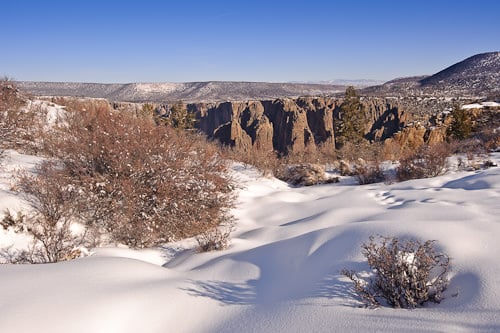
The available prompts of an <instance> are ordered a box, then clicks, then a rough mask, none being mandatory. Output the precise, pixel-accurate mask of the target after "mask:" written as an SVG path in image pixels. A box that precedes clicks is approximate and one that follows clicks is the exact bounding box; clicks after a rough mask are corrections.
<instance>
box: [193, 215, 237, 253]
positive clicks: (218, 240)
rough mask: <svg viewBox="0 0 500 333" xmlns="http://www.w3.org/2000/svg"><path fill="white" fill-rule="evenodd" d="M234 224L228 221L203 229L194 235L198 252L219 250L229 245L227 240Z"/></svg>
mask: <svg viewBox="0 0 500 333" xmlns="http://www.w3.org/2000/svg"><path fill="white" fill-rule="evenodd" d="M233 228H234V225H233V223H232V221H228V222H226V223H224V224H223V225H219V226H217V227H215V228H212V229H208V230H205V231H203V232H202V233H201V234H199V235H197V236H196V241H197V242H198V249H199V251H200V252H209V251H220V250H224V249H227V248H228V247H229V240H230V235H231V232H232V231H233Z"/></svg>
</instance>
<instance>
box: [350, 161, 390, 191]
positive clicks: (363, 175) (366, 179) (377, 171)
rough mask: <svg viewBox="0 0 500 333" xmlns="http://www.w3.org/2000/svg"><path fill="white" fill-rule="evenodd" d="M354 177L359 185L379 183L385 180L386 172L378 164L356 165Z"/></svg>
mask: <svg viewBox="0 0 500 333" xmlns="http://www.w3.org/2000/svg"><path fill="white" fill-rule="evenodd" d="M354 176H355V177H356V179H357V180H358V183H359V185H365V184H373V183H379V182H383V181H384V180H385V176H384V172H383V170H382V168H381V167H380V164H379V163H378V162H374V163H364V164H359V165H356V166H355V167H354Z"/></svg>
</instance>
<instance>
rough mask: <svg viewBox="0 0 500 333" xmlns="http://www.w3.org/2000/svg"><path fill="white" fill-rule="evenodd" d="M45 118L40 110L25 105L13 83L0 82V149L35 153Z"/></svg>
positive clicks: (30, 105) (22, 97)
mask: <svg viewBox="0 0 500 333" xmlns="http://www.w3.org/2000/svg"><path fill="white" fill-rule="evenodd" d="M45 116H46V112H44V110H43V109H42V108H40V107H34V106H33V104H32V103H31V104H29V103H28V104H27V98H26V96H23V94H21V93H20V92H19V90H18V89H17V87H16V86H15V84H14V83H13V82H11V81H8V80H3V81H2V80H0V149H2V148H3V149H5V148H12V149H17V150H20V151H25V152H30V153H37V152H38V151H39V142H40V133H41V131H42V126H43V121H44V118H45Z"/></svg>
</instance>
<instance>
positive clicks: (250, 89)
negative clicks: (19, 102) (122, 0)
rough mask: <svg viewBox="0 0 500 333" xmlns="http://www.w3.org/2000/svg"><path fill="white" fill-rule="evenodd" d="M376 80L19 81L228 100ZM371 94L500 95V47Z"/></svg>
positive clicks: (166, 98) (63, 92)
mask: <svg viewBox="0 0 500 333" xmlns="http://www.w3.org/2000/svg"><path fill="white" fill-rule="evenodd" d="M369 82H371V83H376V82H373V81H369V80H367V81H360V80H357V81H331V82H322V83H301V82H294V83H292V82H290V83H270V82H227V81H209V82H186V83H127V84H101V83H74V82H73V83H71V82H27V81H24V82H18V86H19V88H20V89H22V90H24V91H27V92H29V93H31V94H34V95H39V96H81V97H94V98H106V99H108V100H110V101H117V102H174V101H179V100H182V101H184V102H222V101H248V100H269V99H276V98H283V97H293V98H295V97H300V96H342V95H343V93H344V92H345V89H346V87H347V86H348V85H358V86H362V84H360V83H365V84H366V83H369ZM360 92H361V94H362V95H368V96H396V97H397V96H400V97H408V96H438V97H490V98H491V97H493V98H495V99H499V98H500V52H489V53H482V54H477V55H475V56H472V57H470V58H467V59H465V60H463V61H461V62H459V63H456V64H454V65H452V66H450V67H448V68H446V69H444V70H442V71H440V72H438V73H436V74H434V75H432V76H416V77H406V78H398V79H394V80H391V81H388V82H386V83H384V84H382V85H377V86H372V87H367V88H364V89H361V90H360Z"/></svg>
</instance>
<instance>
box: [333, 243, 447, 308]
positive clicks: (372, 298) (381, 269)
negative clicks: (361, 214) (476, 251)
mask: <svg viewBox="0 0 500 333" xmlns="http://www.w3.org/2000/svg"><path fill="white" fill-rule="evenodd" d="M362 249H363V255H364V256H365V258H366V259H367V260H368V265H369V266H370V268H371V269H372V276H374V277H373V278H372V279H370V280H365V279H363V278H361V277H360V276H359V274H358V273H356V272H354V271H352V270H347V269H344V270H343V271H342V274H343V275H345V276H347V277H348V278H349V279H350V280H351V281H352V282H353V283H354V290H355V291H356V293H357V294H358V295H359V296H360V297H361V299H362V300H363V302H364V303H365V304H366V305H367V306H370V307H378V306H380V305H381V304H382V301H385V302H386V303H387V304H388V305H390V306H392V307H395V308H415V307H418V306H422V305H424V304H425V303H426V302H435V303H439V302H441V300H442V299H443V297H442V292H443V291H444V290H445V289H446V287H447V286H448V273H449V269H450V258H449V257H448V256H447V255H446V254H444V253H440V252H438V251H437V250H436V249H435V241H431V240H429V241H426V242H424V243H422V242H420V241H418V240H406V241H400V240H399V239H398V238H397V237H392V238H391V237H379V239H378V241H376V240H375V237H373V236H371V237H370V241H369V243H364V244H363V245H362Z"/></svg>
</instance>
